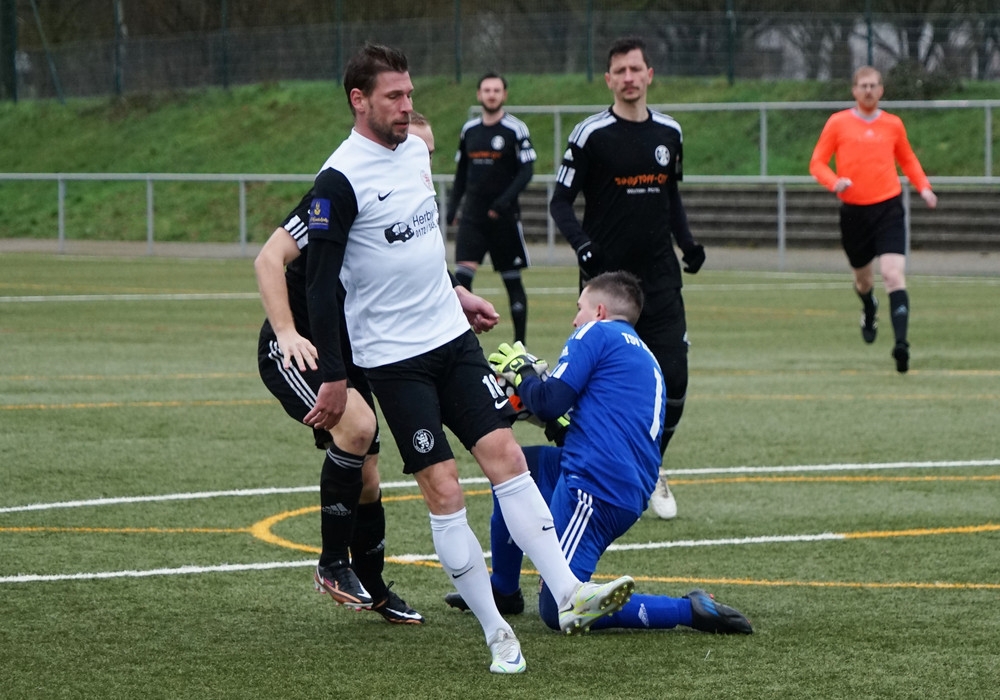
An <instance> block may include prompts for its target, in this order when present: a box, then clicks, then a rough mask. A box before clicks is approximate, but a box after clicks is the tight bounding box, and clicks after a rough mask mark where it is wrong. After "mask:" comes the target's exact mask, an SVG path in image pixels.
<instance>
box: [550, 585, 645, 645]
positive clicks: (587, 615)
mask: <svg viewBox="0 0 1000 700" xmlns="http://www.w3.org/2000/svg"><path fill="white" fill-rule="evenodd" d="M634 590H635V581H633V580H632V577H631V576H622V577H621V578H617V579H615V580H614V581H612V582H611V583H605V584H598V583H591V582H587V583H581V584H580V587H579V588H577V589H576V592H575V593H573V595H572V596H570V599H569V602H568V603H567V604H566V606H565V607H564V608H563V609H562V610H560V611H559V628H560V629H561V630H562V631H563V632H565V633H566V634H583V633H584V632H586V631H587V630H589V629H590V626H591V625H592V624H594V622H596V621H597V620H599V619H600V618H602V617H604V616H605V615H612V614H614V613H616V612H618V611H619V610H621V609H622V606H623V605H625V603H627V602H628V599H629V598H631V597H632V591H634Z"/></svg>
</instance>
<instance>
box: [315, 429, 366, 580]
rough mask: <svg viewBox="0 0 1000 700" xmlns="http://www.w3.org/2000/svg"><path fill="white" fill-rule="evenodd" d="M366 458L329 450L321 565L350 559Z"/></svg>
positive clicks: (322, 491)
mask: <svg viewBox="0 0 1000 700" xmlns="http://www.w3.org/2000/svg"><path fill="white" fill-rule="evenodd" d="M364 459H365V458H364V455H352V454H348V453H347V452H344V451H343V450H341V449H340V448H339V447H337V446H336V445H332V446H331V447H330V448H329V449H328V450H327V451H326V459H325V460H323V471H322V472H321V473H320V477H319V503H320V514H319V526H320V537H321V538H322V542H323V549H322V553H321V554H320V556H319V564H320V566H329V565H330V564H332V563H334V562H337V561H344V562H347V561H349V560H350V556H349V552H350V545H351V539H352V538H353V536H354V521H355V519H356V517H357V510H358V500H359V499H360V498H361V464H362V463H363V462H364Z"/></svg>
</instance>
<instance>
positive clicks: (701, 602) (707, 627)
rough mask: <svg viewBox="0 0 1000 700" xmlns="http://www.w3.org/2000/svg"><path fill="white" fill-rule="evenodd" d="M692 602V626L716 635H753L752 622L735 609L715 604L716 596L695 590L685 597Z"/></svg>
mask: <svg viewBox="0 0 1000 700" xmlns="http://www.w3.org/2000/svg"><path fill="white" fill-rule="evenodd" d="M684 597H685V598H687V599H688V600H690V601H691V626H692V627H693V628H694V629H696V630H698V631H700V632H712V633H714V634H753V627H751V626H750V621H749V620H747V618H746V617H745V616H744V615H743V613H741V612H740V611H739V610H736V609H735V608H731V607H729V606H728V605H723V604H722V603H716V602H715V596H713V595H711V594H710V593H706V592H705V591H703V590H701V589H695V590H693V591H691V592H690V593H688V594H687V595H686V596H684Z"/></svg>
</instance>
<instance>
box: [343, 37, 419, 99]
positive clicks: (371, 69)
mask: <svg viewBox="0 0 1000 700" xmlns="http://www.w3.org/2000/svg"><path fill="white" fill-rule="evenodd" d="M409 70H410V66H409V62H408V61H407V60H406V54H404V53H403V52H402V51H400V50H399V49H394V48H392V47H389V46H383V45H382V44H373V43H371V42H368V43H366V44H365V45H364V46H362V47H361V49H360V50H359V51H358V52H357V53H356V54H354V56H352V57H351V60H350V61H348V62H347V68H346V69H345V70H344V92H345V93H347V104H348V105H349V106H350V107H351V113H352V114H353V113H354V106H353V105H351V90H354V89H355V88H357V89H358V90H360V91H361V94H363V95H365V96H366V97H367V96H368V95H371V94H372V91H374V90H375V82H376V81H377V80H378V76H379V75H380V74H381V73H388V72H391V73H407V72H409Z"/></svg>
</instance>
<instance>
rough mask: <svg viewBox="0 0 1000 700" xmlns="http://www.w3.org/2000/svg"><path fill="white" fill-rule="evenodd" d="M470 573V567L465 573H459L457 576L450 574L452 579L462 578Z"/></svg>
mask: <svg viewBox="0 0 1000 700" xmlns="http://www.w3.org/2000/svg"><path fill="white" fill-rule="evenodd" d="M470 571H472V567H471V566H470V567H469V568H468V569H466V570H465V571H460V572H459V573H457V574H452V575H451V577H452V578H462V577H463V576H465V575H466V574H467V573H469V572H470Z"/></svg>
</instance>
